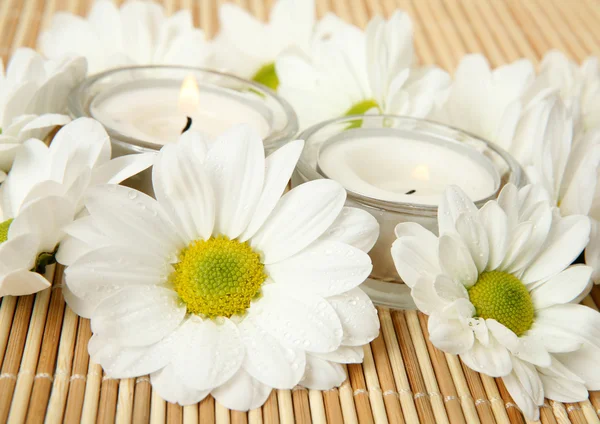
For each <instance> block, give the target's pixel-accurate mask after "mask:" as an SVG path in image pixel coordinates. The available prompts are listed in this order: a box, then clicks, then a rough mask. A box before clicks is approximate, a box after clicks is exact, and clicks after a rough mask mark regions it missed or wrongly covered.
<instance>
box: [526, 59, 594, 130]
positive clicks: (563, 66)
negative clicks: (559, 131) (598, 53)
mask: <svg viewBox="0 0 600 424" xmlns="http://www.w3.org/2000/svg"><path fill="white" fill-rule="evenodd" d="M549 89H550V90H557V91H558V92H559V94H560V97H561V99H562V101H563V102H564V103H565V105H566V107H567V109H568V110H569V112H570V114H571V116H572V117H573V121H574V125H575V134H579V133H584V132H586V131H588V130H590V129H593V128H596V127H597V126H598V125H600V106H598V102H597V99H598V96H599V95H600V67H599V65H598V58H597V57H594V56H590V57H589V58H587V59H586V60H585V61H584V62H583V63H582V64H581V66H578V65H577V64H576V63H575V62H573V61H572V60H570V59H569V58H568V57H567V56H566V55H565V54H564V53H562V52H560V51H558V50H552V51H550V52H548V53H546V55H545V56H544V59H543V60H542V63H541V64H540V72H539V75H538V78H537V80H536V83H535V85H534V87H533V88H532V90H533V91H534V92H538V91H544V90H549Z"/></svg>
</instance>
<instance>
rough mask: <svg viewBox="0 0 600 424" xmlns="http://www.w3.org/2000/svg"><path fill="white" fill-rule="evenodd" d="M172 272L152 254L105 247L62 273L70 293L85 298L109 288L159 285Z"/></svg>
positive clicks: (94, 251)
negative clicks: (67, 282)
mask: <svg viewBox="0 0 600 424" xmlns="http://www.w3.org/2000/svg"><path fill="white" fill-rule="evenodd" d="M172 270H173V268H172V267H171V266H170V265H169V264H168V263H167V262H166V261H165V260H164V259H163V261H162V263H161V261H160V259H157V258H155V257H153V256H152V255H147V254H144V253H139V252H134V251H132V250H131V249H129V248H123V247H120V246H106V247H100V248H98V249H93V250H91V251H89V252H88V253H86V254H84V255H82V256H81V257H80V258H79V259H78V260H77V261H75V263H73V264H72V265H71V266H70V267H69V268H67V270H66V271H65V274H66V275H67V277H68V279H69V288H70V289H71V291H72V292H73V293H74V294H75V295H77V296H80V297H85V296H86V295H88V294H91V295H93V293H94V292H95V293H98V292H101V291H104V290H110V289H111V288H124V287H132V286H146V287H148V286H156V285H160V284H163V283H165V282H166V280H167V275H168V273H169V271H172Z"/></svg>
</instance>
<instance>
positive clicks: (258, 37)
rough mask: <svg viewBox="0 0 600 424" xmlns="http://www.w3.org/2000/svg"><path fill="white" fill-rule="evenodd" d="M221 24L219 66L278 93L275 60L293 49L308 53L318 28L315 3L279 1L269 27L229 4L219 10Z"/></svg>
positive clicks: (290, 0)
mask: <svg viewBox="0 0 600 424" xmlns="http://www.w3.org/2000/svg"><path fill="white" fill-rule="evenodd" d="M219 23H220V32H219V34H218V36H217V38H216V40H215V60H216V62H217V66H218V67H219V68H223V69H224V70H226V71H228V72H231V73H233V74H235V75H238V76H240V77H242V78H246V79H251V80H253V81H256V82H259V83H261V84H263V85H266V86H267V87H269V88H271V89H273V90H277V87H278V85H279V79H278V76H277V73H276V72H275V59H276V58H277V56H279V54H280V53H281V52H283V51H284V50H286V49H288V48H291V47H295V48H298V49H300V50H302V51H308V46H309V44H310V40H311V38H312V35H313V31H314V27H315V2H314V0H277V1H276V2H275V4H274V5H273V8H272V9H271V13H270V16H269V21H268V22H267V23H263V22H262V21H260V20H259V19H257V18H256V17H254V16H253V15H251V14H250V13H248V11H247V10H245V9H244V8H242V7H240V6H237V5H234V4H231V3H225V4H222V5H221V6H220V7H219Z"/></svg>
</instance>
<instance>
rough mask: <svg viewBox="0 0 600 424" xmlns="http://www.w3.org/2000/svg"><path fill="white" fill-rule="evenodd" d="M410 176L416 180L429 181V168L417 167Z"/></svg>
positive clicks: (425, 166)
mask: <svg viewBox="0 0 600 424" xmlns="http://www.w3.org/2000/svg"><path fill="white" fill-rule="evenodd" d="M411 176H412V177H413V178H414V179H416V180H421V181H429V167H428V166H427V165H418V166H416V167H415V169H413V171H412V173H411Z"/></svg>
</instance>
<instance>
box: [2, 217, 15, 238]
mask: <svg viewBox="0 0 600 424" xmlns="http://www.w3.org/2000/svg"><path fill="white" fill-rule="evenodd" d="M12 222H13V219H12V218H11V219H7V220H6V221H4V222H1V223H0V243H4V242H5V241H6V240H8V229H9V228H10V224H12Z"/></svg>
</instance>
